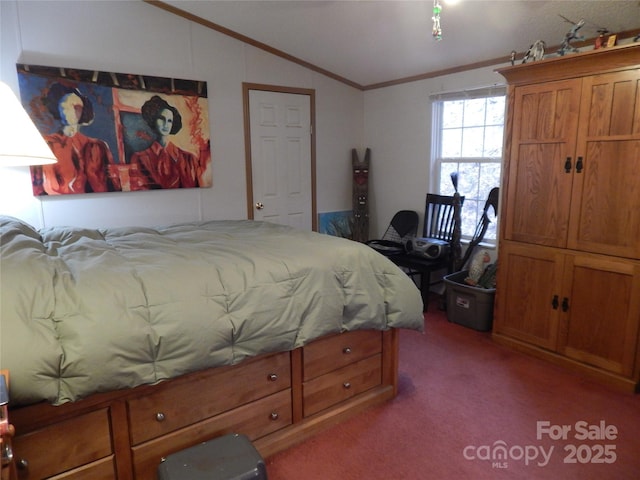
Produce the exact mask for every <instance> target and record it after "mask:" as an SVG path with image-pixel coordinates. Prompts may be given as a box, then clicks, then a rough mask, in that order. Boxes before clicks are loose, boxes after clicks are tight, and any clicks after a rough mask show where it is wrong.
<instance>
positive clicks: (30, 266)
mask: <svg viewBox="0 0 640 480" xmlns="http://www.w3.org/2000/svg"><path fill="white" fill-rule="evenodd" d="M0 235H1V237H0V240H1V251H0V256H1V257H0V260H1V264H0V268H1V269H0V288H1V298H0V301H1V304H0V315H1V316H0V342H1V343H0V366H1V367H2V368H8V369H10V375H11V392H10V394H11V402H12V403H13V404H29V403H33V402H38V401H42V400H46V401H48V402H51V403H53V404H61V403H65V402H69V401H74V400H77V399H79V398H82V397H84V396H87V395H89V394H91V393H94V392H101V391H109V390H116V389H123V388H129V387H134V386H136V385H140V384H148V383H155V382H158V381H160V380H163V379H167V378H171V377H174V376H177V375H181V374H183V373H186V372H190V371H194V370H198V369H203V368H206V367H212V366H219V365H229V364H235V363H238V362H240V361H242V360H243V359H244V358H246V357H249V356H254V355H258V354H262V353H266V352H275V351H286V350H292V349H294V348H296V347H299V346H301V345H304V344H306V343H307V342H309V341H311V340H313V339H315V338H317V337H320V336H322V335H326V334H329V333H332V332H340V331H348V330H356V329H365V328H372V329H379V330H385V329H388V328H389V327H403V328H410V329H416V330H422V329H423V314H422V300H421V297H420V294H419V291H418V289H417V288H416V287H415V286H414V284H413V283H412V282H411V280H410V279H409V277H407V276H406V275H405V274H404V273H403V272H402V271H401V270H399V269H398V268H397V267H396V266H395V265H393V263H392V262H390V261H389V260H388V259H386V258H384V257H383V256H381V255H380V254H378V253H376V252H375V251H374V250H373V249H371V248H369V247H367V246H365V245H362V244H359V243H356V242H352V241H349V240H345V239H340V238H336V237H330V236H327V235H321V234H317V233H312V232H303V231H299V230H294V229H291V228H289V227H284V226H280V225H275V224H270V223H263V222H257V221H251V220H245V221H211V222H202V223H191V224H182V225H174V226H169V227H163V228H112V229H93V230H90V229H81V228H51V229H45V230H42V231H36V230H34V229H33V228H32V227H31V226H29V225H27V224H25V223H23V222H21V221H19V220H17V219H15V218H11V217H0Z"/></svg>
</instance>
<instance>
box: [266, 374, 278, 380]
mask: <svg viewBox="0 0 640 480" xmlns="http://www.w3.org/2000/svg"><path fill="white" fill-rule="evenodd" d="M267 378H268V379H269V381H270V382H275V381H276V380H278V375H277V374H276V373H270V374H269V376H268V377H267Z"/></svg>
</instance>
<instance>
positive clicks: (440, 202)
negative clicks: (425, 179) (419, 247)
mask: <svg viewBox="0 0 640 480" xmlns="http://www.w3.org/2000/svg"><path fill="white" fill-rule="evenodd" d="M458 198H459V199H460V207H462V204H463V203H464V197H463V196H460V197H458ZM454 202H455V197H454V196H447V195H438V194H435V193H427V200H426V204H425V208H424V228H423V229H422V236H423V237H427V238H437V239H440V240H444V241H446V242H451V238H452V237H453V228H454V227H455V223H456V222H455V203H454Z"/></svg>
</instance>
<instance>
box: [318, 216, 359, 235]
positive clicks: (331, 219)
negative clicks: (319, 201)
mask: <svg viewBox="0 0 640 480" xmlns="http://www.w3.org/2000/svg"><path fill="white" fill-rule="evenodd" d="M352 217H353V212H352V211H351V210H343V211H339V212H324V213H319V214H318V232H319V233H326V234H327V235H333V236H334V237H342V238H351V219H352Z"/></svg>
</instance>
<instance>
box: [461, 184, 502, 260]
mask: <svg viewBox="0 0 640 480" xmlns="http://www.w3.org/2000/svg"><path fill="white" fill-rule="evenodd" d="M499 201H500V189H499V188H498V187H494V188H492V189H491V191H490V192H489V195H488V196H487V201H486V202H485V203H484V208H483V210H482V215H481V216H480V220H479V221H478V224H477V225H476V231H475V233H474V234H473V238H471V241H470V242H469V245H468V246H467V250H466V251H465V252H464V257H462V260H461V261H460V264H459V265H458V266H457V268H456V270H464V267H465V265H466V264H467V262H468V261H469V259H470V258H471V255H472V254H473V251H474V250H475V248H476V247H477V246H478V245H479V244H480V242H482V240H484V236H485V234H486V233H487V229H488V228H489V224H490V223H491V219H490V218H489V214H488V212H489V210H490V209H493V214H494V216H496V217H497V216H498V202H499Z"/></svg>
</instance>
